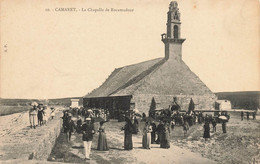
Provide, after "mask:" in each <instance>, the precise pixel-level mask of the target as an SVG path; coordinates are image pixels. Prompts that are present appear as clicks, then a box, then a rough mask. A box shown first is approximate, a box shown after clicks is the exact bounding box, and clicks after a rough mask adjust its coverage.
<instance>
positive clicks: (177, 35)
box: [174, 25, 179, 38]
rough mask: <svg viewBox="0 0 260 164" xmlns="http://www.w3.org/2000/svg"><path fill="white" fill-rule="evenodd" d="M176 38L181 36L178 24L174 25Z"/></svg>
mask: <svg viewBox="0 0 260 164" xmlns="http://www.w3.org/2000/svg"><path fill="white" fill-rule="evenodd" d="M174 38H179V29H178V26H177V25H175V26H174Z"/></svg>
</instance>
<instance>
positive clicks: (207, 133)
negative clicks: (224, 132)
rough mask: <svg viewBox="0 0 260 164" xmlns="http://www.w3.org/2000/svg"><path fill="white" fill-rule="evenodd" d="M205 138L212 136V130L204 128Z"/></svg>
mask: <svg viewBox="0 0 260 164" xmlns="http://www.w3.org/2000/svg"><path fill="white" fill-rule="evenodd" d="M203 138H210V130H204V134H203Z"/></svg>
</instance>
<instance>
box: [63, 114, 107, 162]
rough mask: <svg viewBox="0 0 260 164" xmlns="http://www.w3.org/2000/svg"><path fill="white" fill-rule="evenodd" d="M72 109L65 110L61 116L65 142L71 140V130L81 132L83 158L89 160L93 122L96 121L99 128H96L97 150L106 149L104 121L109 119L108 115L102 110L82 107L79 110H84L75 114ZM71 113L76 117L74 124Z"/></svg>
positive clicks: (93, 130) (93, 132)
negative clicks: (96, 110) (97, 135)
mask: <svg viewBox="0 0 260 164" xmlns="http://www.w3.org/2000/svg"><path fill="white" fill-rule="evenodd" d="M74 111H75V109H70V110H65V111H64V112H63V116H62V119H63V130H64V133H65V134H66V139H67V142H69V141H70V140H71V134H72V133H73V132H75V131H76V132H77V133H79V134H82V140H83V145H84V150H85V159H86V160H89V159H90V151H91V145H92V140H93V136H94V134H95V133H96V130H95V128H94V123H95V122H96V121H98V122H99V129H98V130H97V132H98V133H99V137H98V146H97V150H100V151H107V150H108V144H107V139H106V132H105V127H104V123H105V122H107V121H109V120H108V119H107V118H108V117H107V116H106V115H105V114H104V113H102V110H101V111H100V112H94V111H93V110H91V109H88V110H85V109H83V110H81V111H84V112H81V114H80V115H79V114H76V113H75V112H74ZM73 115H74V116H75V117H76V118H77V122H76V124H75V123H74V121H73V120H72V117H73ZM82 119H83V120H82ZM97 119H98V120H97Z"/></svg>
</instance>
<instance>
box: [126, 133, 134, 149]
mask: <svg viewBox="0 0 260 164" xmlns="http://www.w3.org/2000/svg"><path fill="white" fill-rule="evenodd" d="M124 148H125V150H132V149H133V141H132V133H130V134H125V139H124Z"/></svg>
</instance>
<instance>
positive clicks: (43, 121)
mask: <svg viewBox="0 0 260 164" xmlns="http://www.w3.org/2000/svg"><path fill="white" fill-rule="evenodd" d="M31 106H32V107H31V108H30V110H29V121H30V127H31V128H34V129H35V128H36V127H37V126H43V125H47V121H48V120H49V118H52V119H53V118H54V116H55V113H56V110H55V108H54V107H51V108H48V107H47V105H43V104H41V103H39V104H38V103H36V102H33V103H32V104H31Z"/></svg>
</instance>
